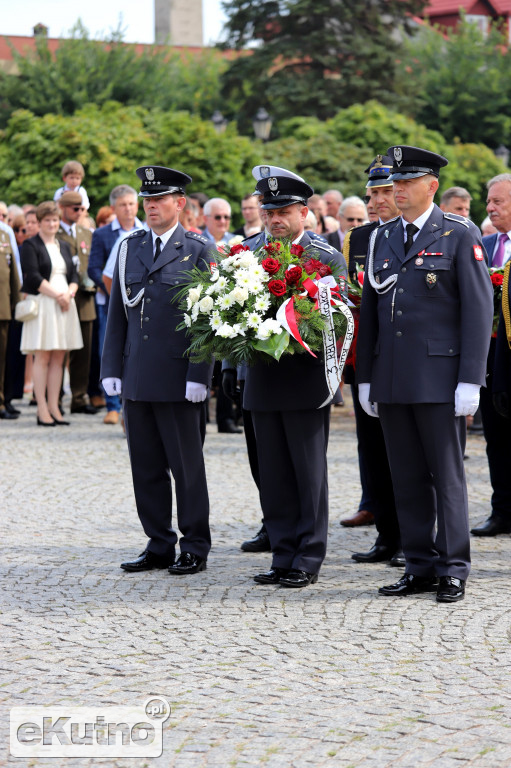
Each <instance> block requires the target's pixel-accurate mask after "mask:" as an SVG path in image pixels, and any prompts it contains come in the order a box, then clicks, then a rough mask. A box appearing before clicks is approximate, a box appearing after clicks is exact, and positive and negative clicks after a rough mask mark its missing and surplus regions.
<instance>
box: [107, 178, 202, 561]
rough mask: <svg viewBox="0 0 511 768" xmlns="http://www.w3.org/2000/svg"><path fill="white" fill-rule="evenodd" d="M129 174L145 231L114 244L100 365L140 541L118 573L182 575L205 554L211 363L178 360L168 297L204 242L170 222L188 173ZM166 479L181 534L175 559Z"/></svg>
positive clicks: (176, 316) (181, 350) (180, 338)
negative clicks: (115, 413) (118, 404)
mask: <svg viewBox="0 0 511 768" xmlns="http://www.w3.org/2000/svg"><path fill="white" fill-rule="evenodd" d="M137 176H138V177H139V178H140V179H141V181H142V187H141V191H140V196H141V197H142V198H143V201H144V210H145V213H146V217H147V223H148V226H149V232H146V231H145V230H138V231H136V232H133V233H132V234H131V235H129V236H128V237H127V238H125V240H124V241H123V242H122V243H121V245H120V248H119V257H118V259H117V265H116V267H115V272H114V276H113V280H112V291H111V294H110V306H109V310H108V321H107V328H106V336H105V344H104V349H103V356H102V361H101V379H102V382H103V386H104V388H105V391H106V392H107V393H108V394H112V395H113V394H122V398H123V413H124V420H125V425H126V435H127V438H128V448H129V453H130V461H131V470H132V475H133V486H134V491H135V500H136V504H137V510H138V514H139V517H140V521H141V523H142V526H143V528H144V531H145V533H146V535H147V536H148V538H149V542H148V544H147V547H146V549H145V550H144V552H143V553H142V554H141V555H140V556H139V557H138V558H136V559H135V560H133V561H129V562H125V563H122V565H121V568H124V570H126V571H147V570H151V569H153V568H168V570H169V573H172V574H191V573H197V572H198V571H203V570H204V569H205V568H206V559H207V556H208V553H209V550H210V547H211V537H210V531H209V500H208V488H207V484H206V473H205V468H204V457H203V453H202V446H203V442H204V436H205V409H204V405H203V403H204V400H205V399H206V396H207V390H208V384H209V383H210V379H211V366H210V365H208V364H206V363H194V361H193V359H190V358H189V357H187V356H186V355H185V352H186V350H187V348H188V346H189V340H188V339H187V336H186V333H185V332H184V331H177V330H176V327H177V325H178V324H179V323H180V322H181V321H182V312H181V311H180V310H179V308H178V305H177V303H176V302H174V301H173V295H174V294H175V292H176V291H177V290H178V289H180V288H181V287H182V286H183V285H184V284H186V279H187V278H186V272H187V270H190V269H192V268H193V267H198V268H199V269H204V270H205V269H209V262H210V249H211V243H210V242H209V241H208V240H207V239H206V238H205V237H203V236H202V235H200V234H197V233H195V232H187V231H186V230H185V229H184V228H183V227H182V226H181V224H180V223H179V221H178V217H179V213H180V211H181V210H182V209H183V207H184V206H185V204H186V197H185V188H186V185H187V184H189V183H190V182H191V180H192V179H191V178H190V176H188V175H187V174H186V173H182V172H181V171H176V170H173V169H171V168H162V167H160V166H144V167H142V168H138V169H137ZM169 472H170V473H171V474H172V477H173V478H174V482H175V488H176V504H177V522H178V526H179V530H180V532H181V534H182V538H181V540H180V547H181V554H180V556H179V558H178V559H177V561H176V562H174V559H175V548H176V542H177V535H176V533H175V531H174V530H173V528H172V489H171V483H170V480H169Z"/></svg>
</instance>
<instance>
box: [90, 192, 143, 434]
mask: <svg viewBox="0 0 511 768" xmlns="http://www.w3.org/2000/svg"><path fill="white" fill-rule="evenodd" d="M110 205H111V206H112V208H113V209H114V213H115V219H114V220H113V221H112V222H111V223H110V224H107V225H106V226H105V227H99V229H96V230H95V231H94V234H93V235H92V243H91V248H90V254H89V266H88V274H89V277H90V278H91V280H92V281H93V282H94V283H95V285H96V288H97V293H96V311H97V315H98V332H99V355H100V356H101V353H102V351H103V343H104V339H105V330H106V319H107V315H108V293H107V291H106V288H105V285H104V283H103V269H104V267H105V264H106V262H107V259H108V257H109V255H110V251H111V250H112V248H113V246H114V245H115V243H116V241H117V239H118V238H119V237H120V235H122V234H128V233H129V232H132V231H133V230H134V229H137V228H140V227H142V222H141V221H140V220H139V219H138V218H137V211H138V199H137V193H136V191H135V190H134V189H133V187H129V186H128V185H127V184H120V185H119V186H118V187H114V188H113V189H112V191H111V192H110ZM106 409H107V413H106V416H105V418H104V419H103V421H104V423H105V424H117V422H118V421H119V413H120V411H121V401H120V398H119V397H118V396H117V395H114V396H110V395H108V394H107V395H106Z"/></svg>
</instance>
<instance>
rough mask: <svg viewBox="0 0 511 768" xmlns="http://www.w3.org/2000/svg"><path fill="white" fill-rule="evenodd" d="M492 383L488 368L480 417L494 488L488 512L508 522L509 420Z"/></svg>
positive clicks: (510, 502)
mask: <svg viewBox="0 0 511 768" xmlns="http://www.w3.org/2000/svg"><path fill="white" fill-rule="evenodd" d="M492 342H493V339H492ZM492 386H493V375H492V372H491V371H490V372H489V374H488V379H487V382H486V387H481V418H482V421H483V431H484V437H485V440H486V455H487V456H488V468H489V470H490V481H491V485H492V489H493V493H492V497H491V514H492V516H498V517H500V518H501V519H502V520H504V521H505V522H506V523H509V524H511V481H510V477H509V473H510V472H511V420H510V419H506V418H505V417H504V416H501V415H500V413H498V412H497V411H496V410H495V408H494V406H493V399H492Z"/></svg>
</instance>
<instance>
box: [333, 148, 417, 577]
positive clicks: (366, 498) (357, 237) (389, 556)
mask: <svg viewBox="0 0 511 768" xmlns="http://www.w3.org/2000/svg"><path fill="white" fill-rule="evenodd" d="M391 169H392V159H391V158H390V157H388V155H377V156H376V158H375V159H374V160H373V162H372V163H371V164H370V165H369V167H368V168H366V170H365V172H366V173H367V174H368V177H369V178H368V180H367V184H366V189H367V192H368V195H369V196H370V198H371V202H372V204H373V206H374V209H375V211H376V212H377V214H378V217H379V221H378V222H371V223H370V224H363V225H362V226H360V227H355V228H354V229H350V230H349V232H348V233H347V234H346V237H345V239H344V246H343V255H344V258H345V259H346V261H347V262H348V271H349V273H350V277H351V279H353V280H357V275H356V273H357V271H358V269H360V268H362V269H363V268H364V267H365V262H366V256H367V250H368V247H369V239H370V237H371V234H372V232H373V231H374V230H375V229H376V228H377V227H378V226H379V224H384V223H385V222H387V221H390V220H391V219H393V218H395V217H396V216H399V209H398V207H397V205H396V201H395V200H394V189H393V184H392V181H389V175H390V171H391ZM354 312H358V310H354ZM355 365H356V363H355ZM355 365H346V366H345V368H344V382H345V384H351V389H352V394H353V408H354V411H355V421H356V425H357V440H358V459H359V467H360V484H361V486H362V498H361V500H360V507H359V510H358V512H357V513H356V514H355V515H354V516H353V517H351V518H347V519H346V518H345V519H343V520H341V525H345V526H354V525H363V524H364V522H365V521H366V520H367V517H366V516H367V515H370V517H371V519H373V520H374V521H375V522H376V528H377V531H378V536H377V538H376V542H375V543H374V545H373V546H372V547H371V549H370V550H369V551H368V552H355V553H354V554H353V555H352V556H351V557H352V559H353V560H355V561H356V562H358V563H379V562H382V561H384V560H387V561H389V562H390V565H392V566H395V567H402V566H404V565H405V562H404V555H403V553H402V551H401V540H400V536H399V523H398V520H397V513H396V504H395V501H394V491H393V489H392V477H391V475H390V467H389V462H388V459H387V450H386V448H385V440H384V437H383V432H382V428H381V424H380V422H379V420H378V419H373V418H371V417H370V416H368V415H367V413H366V412H365V411H364V409H363V408H362V406H361V405H360V402H359V399H358V387H357V384H356V382H355Z"/></svg>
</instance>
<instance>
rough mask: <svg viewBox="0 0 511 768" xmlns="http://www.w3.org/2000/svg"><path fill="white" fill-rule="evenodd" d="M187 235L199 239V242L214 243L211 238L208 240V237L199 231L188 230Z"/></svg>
mask: <svg viewBox="0 0 511 768" xmlns="http://www.w3.org/2000/svg"><path fill="white" fill-rule="evenodd" d="M185 237H191V238H192V240H198V241H199V243H205V244H206V243H211V244H212V245H213V243H212V241H211V240H208V238H207V237H204V235H200V234H199V233H198V232H189V231H187V232H185Z"/></svg>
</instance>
